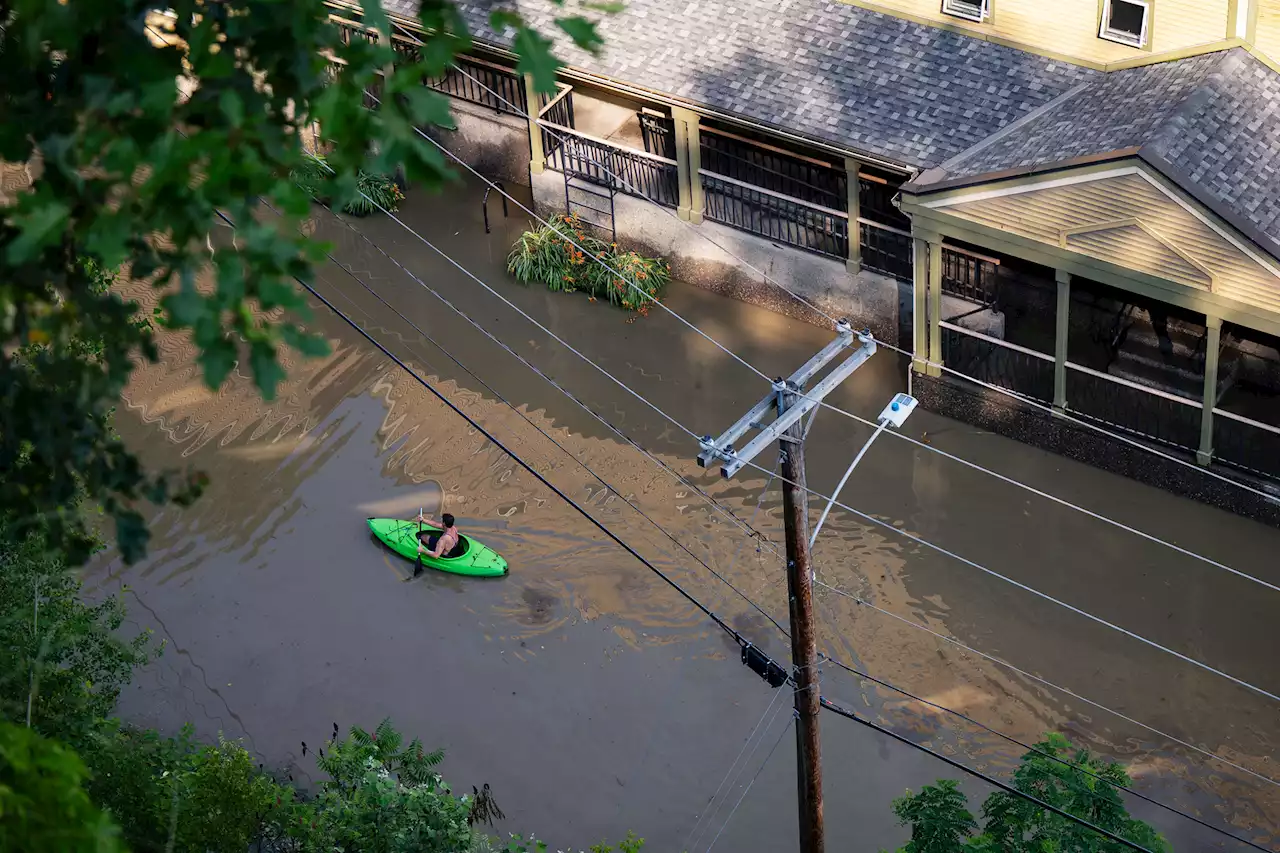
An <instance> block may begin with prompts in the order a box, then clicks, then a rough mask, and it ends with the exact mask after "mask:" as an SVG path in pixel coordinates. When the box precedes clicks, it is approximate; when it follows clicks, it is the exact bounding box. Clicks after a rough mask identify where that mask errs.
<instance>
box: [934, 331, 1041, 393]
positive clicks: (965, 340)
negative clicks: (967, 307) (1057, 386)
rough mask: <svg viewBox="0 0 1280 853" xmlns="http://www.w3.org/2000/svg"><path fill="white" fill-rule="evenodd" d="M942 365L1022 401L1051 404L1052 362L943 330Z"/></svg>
mask: <svg viewBox="0 0 1280 853" xmlns="http://www.w3.org/2000/svg"><path fill="white" fill-rule="evenodd" d="M942 363H943V364H944V365H946V366H947V367H949V368H951V369H953V370H957V371H959V372H961V373H963V374H965V375H966V376H971V377H973V378H974V379H978V380H980V381H982V382H986V383H988V384H990V385H995V386H997V387H999V388H1004V389H1005V390H1006V391H1012V392H1013V393H1015V394H1019V395H1021V396H1023V397H1029V398H1030V399H1032V400H1037V401H1039V402H1042V403H1050V402H1052V401H1053V362H1052V361H1046V360H1045V359H1043V358H1037V357H1036V356H1034V355H1030V354H1028V353H1025V352H1022V351H1021V350H1018V349H1014V348H1013V347H1010V346H1006V345H1004V344H999V343H996V342H994V341H990V340H987V339H986V338H980V337H978V336H977V335H971V334H967V333H965V332H959V331H956V330H955V329H949V328H947V327H945V326H944V327H943V328H942Z"/></svg>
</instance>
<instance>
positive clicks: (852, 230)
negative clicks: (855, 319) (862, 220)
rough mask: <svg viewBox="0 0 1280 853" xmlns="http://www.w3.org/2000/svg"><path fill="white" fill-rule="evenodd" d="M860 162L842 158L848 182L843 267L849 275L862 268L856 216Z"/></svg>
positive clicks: (860, 241)
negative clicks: (847, 255)
mask: <svg viewBox="0 0 1280 853" xmlns="http://www.w3.org/2000/svg"><path fill="white" fill-rule="evenodd" d="M860 167H861V164H860V163H859V162H858V161H857V160H855V159H853V158H852V157H846V158H844V173H845V181H846V183H847V184H848V187H847V190H846V192H847V195H848V196H849V201H848V207H847V210H848V213H849V258H848V260H846V261H845V268H846V269H847V270H849V275H857V274H858V273H859V272H861V270H862V229H861V228H860V227H859V226H858V217H859V216H861V215H862V214H861V208H860V207H859V205H858V186H859V182H858V169H859V168H860Z"/></svg>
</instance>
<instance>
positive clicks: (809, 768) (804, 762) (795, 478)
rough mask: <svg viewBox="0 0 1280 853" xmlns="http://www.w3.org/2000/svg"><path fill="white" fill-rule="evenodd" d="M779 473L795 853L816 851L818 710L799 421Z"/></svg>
mask: <svg viewBox="0 0 1280 853" xmlns="http://www.w3.org/2000/svg"><path fill="white" fill-rule="evenodd" d="M796 402H797V401H796V395H795V393H794V392H791V391H787V392H786V393H784V394H781V395H779V397H778V415H779V417H781V416H782V415H783V414H784V413H785V412H786V409H787V408H789V407H791V406H793V405H795V403H796ZM778 463H779V471H780V472H781V474H782V514H783V519H784V520H785V525H786V539H787V598H788V600H789V601H790V611H791V666H792V671H793V672H794V673H795V684H796V689H795V708H796V758H797V761H798V762H799V763H798V767H797V778H796V786H797V799H796V802H797V806H798V811H799V814H800V850H801V853H822V851H823V847H824V842H825V833H824V831H823V821H822V752H821V746H820V740H819V736H818V712H819V711H820V710H821V708H822V703H821V699H822V694H821V692H820V685H819V682H818V636H817V627H816V626H815V624H814V614H813V570H812V569H811V568H810V566H809V496H808V491H807V490H806V487H805V474H804V471H805V466H804V422H803V421H799V420H798V421H796V422H795V423H793V424H792V425H791V426H790V427H789V428H788V429H787V432H786V434H785V435H783V436H781V440H780V441H779V442H778Z"/></svg>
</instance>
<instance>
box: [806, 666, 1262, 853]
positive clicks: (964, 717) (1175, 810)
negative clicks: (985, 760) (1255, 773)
mask: <svg viewBox="0 0 1280 853" xmlns="http://www.w3.org/2000/svg"><path fill="white" fill-rule="evenodd" d="M818 655H819V656H820V657H822V658H824V659H825V660H829V661H831V662H832V663H833V664H835V665H836V666H837V667H839V668H840V669H843V670H844V671H846V672H848V673H850V674H852V675H856V676H858V677H859V678H865V679H866V680H867V681H870V682H871V683H873V684H878V685H879V686H881V687H884V688H886V689H888V690H892V691H893V692H895V693H898V694H901V695H903V696H906V697H907V698H908V699H912V700H914V701H916V702H919V703H920V704H922V705H927V706H928V707H930V708H933V709H934V710H937V711H941V712H943V713H946V714H950V715H952V716H955V717H959V718H960V719H962V720H964V721H965V722H967V723H970V724H971V725H975V726H977V727H978V728H980V729H982V730H983V731H985V732H988V733H989V734H993V735H995V736H996V737H998V738H1001V739H1003V740H1005V741H1008V742H1009V743H1011V744H1014V745H1015V746H1018V747H1021V748H1022V749H1025V750H1027V751H1029V752H1034V753H1036V754H1037V755H1039V756H1041V757H1043V758H1047V759H1049V760H1050V761H1054V762H1057V763H1058V764H1061V765H1063V766H1064V767H1070V768H1071V769H1073V770H1078V771H1079V772H1081V773H1084V774H1085V775H1086V776H1090V777H1092V778H1093V779H1095V780H1096V781H1098V782H1102V783H1105V784H1107V785H1110V786H1111V787H1112V788H1115V789H1116V790H1118V791H1124V792H1125V793H1126V794H1130V795H1132V796H1134V797H1137V798H1138V799H1140V800H1143V801H1144V802H1148V803H1151V804H1152V805H1153V806H1159V807H1160V808H1162V809H1164V810H1166V811H1168V812H1170V813H1172V814H1176V815H1178V816H1179V817H1183V818H1186V819H1187V820H1189V821H1191V822H1193V823H1196V824H1199V825H1200V826H1203V827H1204V828H1206V829H1210V830H1212V831H1214V832H1217V833H1220V834H1222V835H1225V836H1226V837H1227V838H1230V839H1231V840H1232V841H1238V842H1239V843H1241V844H1244V845H1247V846H1249V847H1252V848H1253V849H1255V850H1261V851H1263V853H1273V851H1269V850H1267V848H1265V847H1263V846H1261V845H1258V844H1254V843H1253V842H1252V841H1248V840H1246V839H1244V838H1241V837H1240V836H1238V835H1235V834H1233V833H1231V832H1228V831H1227V830H1225V829H1223V828H1222V827H1218V826H1214V825H1213V824H1211V823H1208V822H1206V821H1203V820H1201V819H1200V818H1198V817H1195V816H1194V815H1190V814H1187V813H1186V812H1184V811H1182V810H1181V809H1179V808H1176V807H1174V806H1171V805H1168V804H1166V803H1162V802H1160V801H1159V800H1157V799H1154V798H1152V797H1148V796H1147V795H1146V794H1143V793H1139V792H1138V791H1135V790H1134V789H1133V788H1131V787H1129V786H1128V785H1122V784H1120V783H1119V782H1116V781H1114V780H1112V779H1108V778H1106V777H1104V776H1101V775H1099V774H1098V773H1095V772H1093V771H1092V770H1090V769H1088V768H1087V767H1082V766H1080V765H1078V764H1073V763H1071V762H1070V761H1067V760H1066V759H1064V758H1060V757H1058V756H1056V755H1054V754H1052V753H1050V752H1045V751H1044V750H1042V749H1040V748H1039V747H1036V746H1033V745H1031V744H1027V743H1023V742H1022V741H1020V740H1018V739H1017V738H1015V737H1013V736H1012V735H1009V734H1005V733H1004V732H1002V731H999V730H997V729H993V728H991V727H990V726H988V725H986V724H985V723H981V722H979V721H978V720H975V719H974V718H973V717H970V716H969V715H967V714H965V713H964V712H962V711H957V710H955V709H953V708H948V707H946V706H945V705H939V704H938V703H937V702H932V701H930V700H928V699H925V698H924V697H922V696H917V695H916V694H914V693H911V692H909V691H907V690H904V689H902V688H901V687H898V686H896V685H894V684H890V683H889V682H887V681H883V680H881V679H879V678H876V677H875V676H874V675H870V674H869V673H866V672H863V671H862V670H860V669H858V668H857V667H855V666H850V665H849V664H847V663H844V662H843V661H839V660H836V659H835V658H833V657H830V656H828V655H825V654H823V653H822V652H818ZM1091 793H1093V794H1095V796H1096V795H1097V792H1096V791H1091Z"/></svg>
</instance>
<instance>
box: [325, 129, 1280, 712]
mask: <svg viewBox="0 0 1280 853" xmlns="http://www.w3.org/2000/svg"><path fill="white" fill-rule="evenodd" d="M442 150H443V149H442ZM307 153H308V154H309V155H310V152H307ZM310 156H312V158H313V159H314V160H315V162H317V163H320V164H322V165H325V166H326V168H331V167H328V165H327V164H325V163H324V161H322V160H320V159H319V158H317V157H315V156H314V155H310ZM359 194H360V195H361V196H363V197H364V199H365V200H366V201H368V202H369V203H370V204H371V205H373V206H374V207H375V208H377V209H378V210H381V211H382V212H383V213H384V214H386V215H387V216H388V217H389V218H390V219H391V220H392V221H394V222H396V223H397V224H398V225H400V226H401V227H402V228H404V229H405V230H407V231H408V232H409V233H410V234H412V235H413V236H415V237H417V238H418V240H419V241H420V242H422V243H423V244H424V245H426V246H427V247H429V248H430V249H432V250H433V251H435V252H436V253H437V254H439V255H440V256H441V257H442V258H444V259H445V260H446V261H447V262H448V263H449V264H450V265H452V266H453V267H454V268H456V269H457V270H459V271H460V272H462V273H463V274H464V275H466V276H467V277H469V278H471V279H472V280H473V281H475V282H476V283H477V284H479V285H480V286H481V287H483V288H484V289H485V290H486V291H488V292H489V293H491V294H493V295H494V296H495V297H497V298H498V299H499V300H501V301H502V302H503V303H504V304H506V305H507V306H508V307H510V308H512V309H513V310H515V311H516V312H518V313H519V314H521V315H522V316H524V317H525V318H526V319H528V320H529V322H531V323H533V324H534V325H535V326H537V327H538V328H539V329H541V330H542V331H543V332H545V333H546V334H547V335H549V336H551V337H552V338H553V339H554V340H556V341H557V342H558V343H560V344H561V345H562V346H564V347H565V348H567V349H568V350H569V351H570V352H572V353H573V354H574V355H576V356H578V357H579V358H581V359H582V360H583V361H585V362H586V363H587V364H590V365H591V366H593V367H595V369H596V370H598V371H599V372H600V373H601V374H602V375H604V376H605V377H606V378H608V379H610V380H611V381H612V382H614V383H615V384H616V385H618V386H619V387H621V388H622V389H624V390H625V391H627V392H628V393H629V394H631V395H633V396H634V397H635V398H636V399H637V400H639V401H641V402H643V403H644V404H645V405H647V406H648V407H649V408H651V409H653V410H654V411H655V412H656V413H658V414H659V415H661V416H662V417H663V418H665V419H666V420H668V421H669V422H670V423H672V424H673V425H675V426H677V427H679V428H680V429H681V430H683V431H684V432H685V433H686V434H688V435H689V436H691V437H693V438H694V439H695V440H696V439H698V436H697V435H696V434H695V433H694V432H693V431H692V430H690V429H689V428H688V427H686V426H685V425H684V424H682V423H681V422H680V421H678V420H676V419H675V418H674V417H672V416H671V415H669V414H667V413H666V412H665V411H663V410H662V409H661V408H660V407H659V406H658V405H657V404H656V403H654V402H653V401H651V400H649V399H648V398H647V397H645V396H644V395H643V394H640V393H639V392H637V391H635V390H634V389H633V388H631V387H630V386H629V385H627V384H626V383H625V382H623V381H622V380H620V379H618V378H617V377H615V376H614V375H613V374H611V373H609V372H608V371H607V370H605V369H604V368H603V367H600V365H598V364H596V363H595V362H594V361H592V360H591V359H589V358H587V356H585V355H583V354H582V353H581V352H580V351H579V350H577V349H576V348H574V347H573V346H571V345H570V344H568V343H567V342H565V341H564V339H563V338H561V337H560V336H558V335H556V334H555V333H554V332H552V331H551V330H550V329H548V328H547V327H546V326H544V325H543V324H542V323H540V322H539V321H538V320H536V319H534V318H533V317H531V316H530V315H529V314H528V313H527V312H525V311H524V310H523V309H521V308H519V307H518V306H516V305H515V304H514V303H513V302H511V300H509V299H507V298H506V297H505V296H503V295H502V294H500V293H498V291H496V290H495V289H494V288H493V287H491V286H490V285H489V284H488V283H487V282H485V281H484V280H483V279H481V278H480V277H479V276H477V275H475V274H474V273H472V272H471V271H470V270H468V269H467V268H466V267H464V266H463V265H462V264H460V263H459V262H458V261H457V260H455V259H454V258H453V257H451V256H450V255H449V254H448V253H446V252H444V251H443V250H442V249H440V248H438V247H437V246H436V245H435V244H434V243H432V242H431V241H430V240H428V239H427V238H426V237H424V236H422V235H421V234H420V233H418V232H417V231H416V230H415V229H414V228H412V227H411V226H410V225H408V224H407V223H406V222H404V220H402V219H400V218H399V217H398V216H396V215H395V214H394V213H392V212H391V211H389V210H387V209H386V208H385V207H384V206H382V205H381V204H379V203H378V202H376V201H374V200H373V199H372V198H370V197H369V196H368V195H367V194H365V193H364V192H363V191H360V192H359ZM566 239H568V238H567V237H566ZM588 254H589V253H588ZM659 304H661V303H659ZM663 307H666V306H663ZM667 310H668V311H670V310H671V309H669V308H668V309H667ZM672 314H673V315H674V316H676V317H679V318H680V320H681V322H683V323H685V324H686V325H688V326H690V327H691V328H693V329H695V330H696V329H697V327H696V326H694V325H693V324H691V323H690V322H689V321H688V320H685V319H684V318H683V317H680V315H679V314H676V313H675V312H672ZM698 331H699V333H700V334H704V336H705V333H702V332H701V330H698ZM708 340H712V339H711V338H708ZM717 346H720V345H719V344H717ZM721 348H722V349H723V347H721ZM726 352H731V351H728V350H726ZM731 354H732V353H731ZM733 355H734V358H736V359H737V360H739V361H742V359H741V357H740V356H737V355H736V354H733ZM743 363H744V364H745V363H746V362H743ZM753 369H754V368H753ZM756 372H757V373H758V372H759V371H756ZM761 375H763V374H761ZM743 462H744V465H746V466H749V467H752V468H756V469H758V470H760V471H762V472H764V473H769V472H768V469H766V468H764V467H763V466H761V465H760V464H759V463H757V462H755V461H753V460H743ZM780 478H781V479H782V480H783V482H786V483H788V484H790V485H793V486H795V487H796V488H799V489H801V490H803V491H804V492H806V493H807V494H809V495H813V496H816V497H820V498H823V499H825V500H828V501H831V502H832V503H833V504H834V505H835V506H838V507H840V508H841V509H843V510H844V511H845V512H848V513H851V514H853V515H856V516H858V517H859V518H862V519H864V520H865V521H867V522H869V523H871V524H873V525H875V526H877V527H882V528H884V529H886V530H889V531H892V532H893V533H894V534H896V535H897V536H901V537H903V538H905V539H908V540H910V541H912V542H915V543H916V544H918V545H922V546H924V547H926V548H929V549H930V550H933V551H936V552H938V553H940V554H942V555H944V556H947V557H951V558H952V559H955V560H957V561H959V562H961V563H964V564H965V565H967V566H970V567H971V568H975V569H977V570H978V571H981V572H983V573H985V574H988V575H990V576H992V577H995V578H997V579H999V580H1003V581H1005V582H1006V583H1009V584H1011V585H1013V586H1016V587H1018V588H1019V589H1021V590H1023V591H1025V592H1029V593H1031V594H1032V595H1035V596H1037V597H1038V598H1042V599H1044V600H1045V601H1048V602H1050V603H1052V604H1057V605H1058V606H1060V607H1063V608H1065V609H1067V610H1070V611H1071V612H1073V613H1075V614H1076V615H1078V616H1083V617H1084V618H1086V619H1089V620H1090V621H1092V622H1096V623H1098V624H1100V625H1103V626H1104V627H1107V628H1110V629H1112V630H1113V631H1117V632H1119V633H1121V634H1124V635H1125V636H1127V637H1129V638H1131V639H1134V640H1138V641H1139V642H1141V643H1143V644H1145V645H1148V646H1151V647H1152V648H1154V649H1157V650H1159V651H1163V652H1165V653H1166V654H1170V655H1173V656H1174V657H1176V658H1178V659H1179V660H1182V661H1184V662H1186V663H1189V664H1191V665H1193V666H1195V667H1198V668H1199V669H1203V670H1205V671H1206V672H1210V673H1213V674H1214V675H1217V676H1219V677H1221V678H1224V679H1226V680H1228V681H1231V682H1232V683H1234V684H1237V685H1239V686H1241V687H1245V688H1247V689H1249V690H1252V691H1253V692H1255V693H1258V694H1260V695H1262V696H1266V697H1267V698H1269V699H1272V700H1274V701H1276V702H1280V696H1278V695H1276V694H1274V693H1272V692H1270V691H1268V690H1265V689H1263V688H1261V687H1258V686H1257V685H1255V684H1252V683H1250V682H1248V681H1245V680H1244V679H1242V678H1238V677H1237V676H1234V675H1231V674H1230V673H1227V672H1225V671H1224V670H1221V669H1218V668H1217V667H1214V666H1211V665H1210V664H1207V663H1205V662H1203V661H1201V660H1197V659H1196V658H1193V657H1191V656H1190V655H1186V654H1183V653H1182V652H1179V651H1176V650H1174V649H1171V648H1169V647H1167V646H1164V645H1161V644H1160V643H1157V642H1156V641H1154V640H1150V639H1148V638H1146V637H1144V636H1142V635H1141V634H1138V633H1136V632H1134V631H1130V630H1129V629H1128V628H1123V627H1121V626H1120V625H1117V624H1116V623H1114V622H1110V621H1108V620H1106V619H1103V618H1102V617H1101V616H1095V615H1094V614H1092V613H1090V612H1089V611H1087V610H1084V609H1082V608H1079V607H1076V606H1075V605H1073V604H1069V603H1067V602H1065V601H1063V600H1062V599H1059V598H1055V597H1054V596H1052V595H1049V594H1048V593H1046V592H1041V591H1040V590H1038V589H1036V588H1035V587H1032V586H1029V585H1027V584H1024V583H1022V582H1021V581H1018V580H1015V579H1013V578H1011V577H1009V576H1008V575H1004V574H1001V573H1000V572H997V571H995V570H994V569H989V568H987V567H986V566H983V565H982V564H981V563H978V562H976V561H974V560H970V559H969V558H967V557H962V556H961V555H959V554H957V553H955V552H954V551H951V550H949V549H947V548H944V547H943V546H941V545H937V544H934V543H933V542H930V541H928V540H926V539H923V538H921V537H919V536H916V535H914V534H912V533H909V532H907V531H906V530H903V529H901V528H898V527H895V526H894V525H892V524H890V523H888V522H886V521H882V520H881V519H878V518H875V517H874V516H871V515H869V514H867V513H865V512H862V511H860V510H856V509H854V508H853V507H851V506H849V505H848V504H845V503H841V502H840V501H838V500H836V499H835V497H833V496H831V495H825V494H822V493H821V492H818V491H815V490H813V489H810V488H808V486H806V485H805V484H802V483H793V482H791V481H790V480H788V479H787V478H785V477H780Z"/></svg>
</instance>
